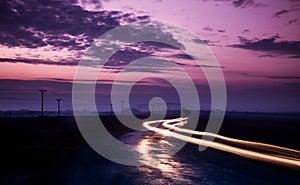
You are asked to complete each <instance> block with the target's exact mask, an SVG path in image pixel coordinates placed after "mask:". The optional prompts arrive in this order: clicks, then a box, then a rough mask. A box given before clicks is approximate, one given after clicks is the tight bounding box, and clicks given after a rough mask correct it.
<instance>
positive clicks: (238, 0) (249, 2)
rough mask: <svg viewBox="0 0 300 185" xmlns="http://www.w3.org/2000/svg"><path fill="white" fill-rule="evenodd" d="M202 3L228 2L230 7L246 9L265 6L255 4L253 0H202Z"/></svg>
mask: <svg viewBox="0 0 300 185" xmlns="http://www.w3.org/2000/svg"><path fill="white" fill-rule="evenodd" d="M203 1H216V2H220V1H223V2H230V5H232V6H234V7H236V8H246V7H264V6H266V5H265V4H262V3H256V2H255V1H254V0H203Z"/></svg>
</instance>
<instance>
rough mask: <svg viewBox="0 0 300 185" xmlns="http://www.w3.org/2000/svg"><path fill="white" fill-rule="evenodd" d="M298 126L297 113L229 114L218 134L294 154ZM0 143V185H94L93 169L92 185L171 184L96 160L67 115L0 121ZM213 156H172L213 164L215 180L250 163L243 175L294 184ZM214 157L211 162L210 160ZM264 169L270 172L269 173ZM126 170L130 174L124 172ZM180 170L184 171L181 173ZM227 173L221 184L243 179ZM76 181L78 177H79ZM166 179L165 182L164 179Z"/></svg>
mask: <svg viewBox="0 0 300 185" xmlns="http://www.w3.org/2000/svg"><path fill="white" fill-rule="evenodd" d="M207 116H208V114H206V113H204V114H202V115H201V119H200V121H199V126H198V130H203V128H204V127H205V124H206V122H207ZM101 119H102V121H103V122H104V124H105V126H106V128H107V129H108V130H109V131H110V132H111V133H112V134H113V135H116V136H120V135H121V136H124V135H126V134H127V135H128V133H131V130H130V129H128V128H126V127H125V126H123V125H121V124H120V123H119V122H118V121H117V120H116V118H115V117H113V116H103V117H101ZM299 123H300V118H299V116H297V115H279V114H257V113H256V114H254V113H253V114H251V113H231V114H227V115H226V117H225V120H224V123H223V125H222V128H221V130H220V133H219V134H221V135H225V136H229V137H234V138H239V139H246V140H251V141H259V142H265V143H270V144H276V145H279V146H285V147H289V148H294V149H298V150H299V149H300V145H299V141H300V134H298V132H299V130H300V124H299ZM136 135H139V134H134V137H132V138H136V137H137V136H136ZM146 136H147V134H146ZM146 136H145V134H144V135H143V137H142V136H141V138H144V139H141V138H140V139H139V140H141V141H144V140H145V137H146ZM132 138H129V140H132ZM146 139H149V137H148V138H147V137H146ZM123 140H124V141H125V142H127V141H126V139H124V138H123ZM133 140H134V139H133ZM128 142H132V141H128ZM152 142H153V141H152ZM0 144H1V154H0V155H1V157H0V164H1V165H0V184H95V181H91V178H92V179H94V180H95V176H97V175H96V174H95V176H93V173H97V171H98V172H99V173H100V174H102V175H103V174H104V176H106V178H104V179H105V180H103V181H102V182H101V180H98V181H97V182H98V183H96V184H103V183H105V184H115V183H117V182H120V183H118V184H127V182H128V183H129V182H130V183H131V184H135V183H144V184H165V183H172V182H173V181H172V178H171V177H169V176H166V174H164V173H162V172H163V171H160V173H158V172H157V173H155V175H153V174H152V172H153V171H154V172H155V170H158V169H152V171H151V169H150V171H151V172H150V171H148V172H147V170H149V169H142V171H141V170H140V171H139V170H137V169H139V168H133V167H132V168H130V167H125V166H122V165H118V164H115V163H113V162H110V161H108V160H106V159H104V158H102V157H100V156H99V155H98V154H96V153H95V152H93V151H92V149H90V148H89V147H88V145H87V144H86V142H85V141H84V139H83V138H82V136H81V134H80V132H79V130H78V128H77V125H76V122H75V119H74V118H73V117H35V118H0ZM190 147H192V146H188V147H185V149H184V151H183V152H181V153H189V152H187V151H190V150H196V147H192V148H190ZM186 148H188V149H186ZM196 153H198V152H196ZM189 155H190V154H189ZM218 155H220V154H219V152H216V151H214V150H210V149H209V150H208V151H206V152H203V153H201V154H195V155H193V156H192V157H193V160H194V162H191V160H190V159H188V158H186V157H184V156H186V154H184V155H183V154H178V156H179V157H180V165H185V164H184V163H185V161H186V163H187V164H188V163H191V164H193V163H195V161H198V162H199V164H198V165H201V164H205V165H211V164H213V165H217V166H218V167H213V168H212V169H208V171H214V170H218V169H219V170H220V172H215V173H216V174H218V177H219V176H220V177H221V176H222V175H220V174H223V171H224V170H225V172H226V173H227V170H226V169H227V167H226V166H231V165H234V166H235V168H240V169H238V170H237V171H241V173H243V170H245V169H246V167H242V166H239V165H238V164H240V163H241V164H244V163H245V161H246V163H251V165H252V167H251V165H250V167H249V168H250V169H249V170H246V171H247V173H248V172H249V171H253V170H254V171H255V170H256V171H257V169H260V170H262V171H261V172H260V173H266V174H264V178H265V179H269V180H270V177H271V175H272V176H273V175H274V174H275V175H276V176H277V177H280V174H281V172H286V173H288V174H291V177H290V176H288V175H287V176H283V177H282V178H294V179H291V180H292V182H293V183H296V181H297V178H296V175H295V174H297V172H296V171H294V170H290V169H285V168H283V167H277V166H272V165H268V164H264V163H263V164H261V163H255V162H253V161H251V162H249V161H248V160H245V159H239V160H241V161H239V162H235V163H231V162H230V160H231V158H237V157H236V156H234V157H233V156H231V155H227V154H225V155H224V154H222V155H224V156H222V157H220V156H218ZM91 156H93V157H91ZM214 157H215V159H213V158H214ZM74 158H75V159H74ZM98 158H99V159H98ZM220 158H222V160H221V161H222V162H221V163H219V164H215V162H216V161H217V160H218V159H220ZM92 159H93V160H92ZM224 159H225V161H224ZM172 160H175V162H178V160H177V161H176V156H175V157H174V159H172ZM78 161H80V162H78ZM97 161H98V162H97ZM99 161H100V162H99ZM201 161H202V162H201ZM207 161H209V162H207ZM175 162H174V161H173V162H172V161H171V162H170V163H171V164H176V163H175ZM200 162H201V163H200ZM252 163H254V164H252ZM164 164H165V163H164ZM224 165H225V169H224ZM247 165H248V164H247ZM253 165H254V167H253ZM255 165H256V166H255ZM257 165H258V166H257ZM220 166H223V167H220ZM248 166H249V165H248ZM265 166H267V167H265ZM171 167H172V166H171ZM173 167H174V166H173ZM260 167H262V168H260ZM166 168H167V167H166ZM169 168H170V166H169ZM175 168H176V166H175ZM194 168H196V167H193V166H191V167H190V168H188V169H194ZM264 168H267V169H264ZM269 168H271V171H270V169H269ZM273 168H275V169H277V170H279V171H276V172H274V171H272V169H273ZM91 170H92V171H91ZM130 170H131V171H133V172H131V173H129V171H130ZM143 170H144V172H143ZM145 170H146V171H145ZM202 170H204V169H202ZM222 170H223V171H222ZM100 171H101V172H100ZM234 171H235V170H234V169H233V172H234ZM183 172H184V170H183V171H182V173H183ZM225 172H224V173H225ZM229 172H230V174H231V175H232V177H230V178H229V179H227V181H226V180H225V181H224V182H231V183H230V184H232V182H235V181H234V180H233V181H230V180H232V179H234V178H233V177H234V176H241V175H243V174H235V173H233V172H232V171H230V170H229V171H228V173H229ZM145 173H146V174H148V173H149V174H150V176H149V174H148V176H147V178H146V176H145V178H144V179H143V178H142V177H139V178H142V180H137V178H136V177H133V176H137V174H138V175H139V176H143V175H142V174H145ZM172 173H175V172H172ZM226 173H225V174H226ZM245 173H246V172H245ZM268 173H270V174H268ZM84 174H85V175H84ZM105 174H106V175H105ZM125 174H126V175H125ZM151 174H152V175H151ZM209 174H211V173H208V174H207V175H208V177H205V178H217V177H210V176H209ZM250 174H251V173H250ZM223 175H224V174H223ZM252 175H253V174H252ZM256 175H257V174H256ZM256 175H255V174H254V175H253V177H251V176H250V177H249V175H248V176H247V175H246V176H245V177H237V178H243V179H242V180H240V181H236V183H237V184H241V183H242V184H243V183H244V182H247V178H250V179H252V180H253V183H256V181H255V178H258V179H259V178H262V177H258V176H257V177H256ZM200 176H201V175H200ZM225 176H226V175H225ZM79 177H81V178H80V179H79ZM97 178H98V177H97ZM151 178H155V179H157V178H161V181H153V183H151V182H152V181H151ZM168 178H171V179H170V180H167V181H165V180H166V179H168ZM180 178H181V180H183V181H182V183H185V181H184V180H191V181H187V182H191V183H192V182H194V181H195V182H199V183H200V182H201V183H204V184H219V182H221V181H211V182H212V183H209V182H210V181H201V179H200V177H199V174H198V173H195V174H194V177H193V176H192V177H189V179H188V177H184V176H183V177H180ZM185 178H186V179H185ZM224 178H225V177H224ZM282 178H281V180H282V181H280V180H279V181H275V182H278V184H282V183H284V182H289V179H282ZM295 178H296V179H295ZM164 179H165V180H164ZM193 179H194V181H193ZM225 179H226V178H225ZM173 180H174V179H173ZM223 180H224V179H223ZM244 180H245V181H244ZM260 180H261V179H260ZM52 181H53V182H52ZM177 181H178V179H177V180H176V179H175V180H174V182H177ZM75 182H76V183H75ZM110 182H111V183H110ZM179 182H181V181H178V183H179ZM205 182H207V183H205ZM213 182H216V183H213ZM222 182H223V181H222ZM249 182H250V181H249ZM251 182H252V181H251ZM258 182H261V183H264V181H259V180H258V181H257V183H258ZM293 183H292V184H293ZM224 184H228V183H224Z"/></svg>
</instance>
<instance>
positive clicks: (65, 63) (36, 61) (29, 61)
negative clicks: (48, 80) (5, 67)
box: [0, 58, 78, 66]
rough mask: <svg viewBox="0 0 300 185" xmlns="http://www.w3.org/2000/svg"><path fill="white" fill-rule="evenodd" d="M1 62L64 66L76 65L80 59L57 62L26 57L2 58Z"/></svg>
mask: <svg viewBox="0 0 300 185" xmlns="http://www.w3.org/2000/svg"><path fill="white" fill-rule="evenodd" d="M0 62H10V63H17V62H22V63H27V64H49V65H62V66H76V65H77V64H78V61H73V60H72V61H60V62H55V61H52V60H40V59H26V58H0Z"/></svg>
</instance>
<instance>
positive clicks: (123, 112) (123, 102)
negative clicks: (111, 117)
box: [121, 100, 124, 116]
mask: <svg viewBox="0 0 300 185" xmlns="http://www.w3.org/2000/svg"><path fill="white" fill-rule="evenodd" d="M121 102H122V116H123V115H124V100H121Z"/></svg>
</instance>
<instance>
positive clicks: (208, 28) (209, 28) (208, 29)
mask: <svg viewBox="0 0 300 185" xmlns="http://www.w3.org/2000/svg"><path fill="white" fill-rule="evenodd" d="M203 30H204V31H213V29H212V28H211V27H209V26H207V27H204V28H203Z"/></svg>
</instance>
